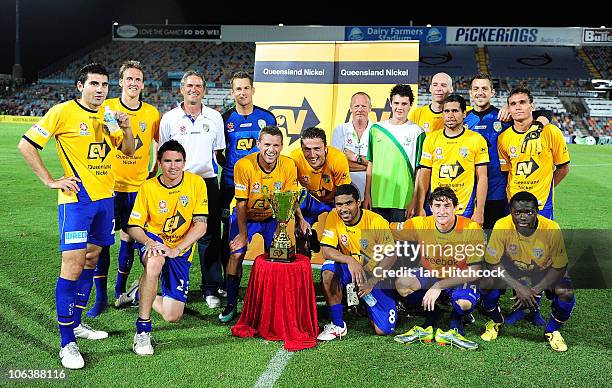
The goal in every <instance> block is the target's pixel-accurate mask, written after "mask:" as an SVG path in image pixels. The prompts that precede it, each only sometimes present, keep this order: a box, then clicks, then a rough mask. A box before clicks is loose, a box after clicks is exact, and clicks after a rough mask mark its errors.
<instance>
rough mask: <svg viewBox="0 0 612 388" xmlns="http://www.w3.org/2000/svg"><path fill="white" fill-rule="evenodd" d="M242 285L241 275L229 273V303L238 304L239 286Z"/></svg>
mask: <svg viewBox="0 0 612 388" xmlns="http://www.w3.org/2000/svg"><path fill="white" fill-rule="evenodd" d="M239 287H240V276H238V275H227V304H228V305H231V306H236V302H237V300H238V288H239Z"/></svg>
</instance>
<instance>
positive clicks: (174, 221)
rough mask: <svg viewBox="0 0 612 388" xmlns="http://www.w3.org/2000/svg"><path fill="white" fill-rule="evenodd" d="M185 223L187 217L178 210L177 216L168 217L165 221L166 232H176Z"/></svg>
mask: <svg viewBox="0 0 612 388" xmlns="http://www.w3.org/2000/svg"><path fill="white" fill-rule="evenodd" d="M183 224H185V218H183V216H182V214H181V213H179V212H176V215H175V216H172V217H170V218H166V222H164V229H163V231H164V233H174V231H176V230H177V229H178V228H180V227H181V226H183Z"/></svg>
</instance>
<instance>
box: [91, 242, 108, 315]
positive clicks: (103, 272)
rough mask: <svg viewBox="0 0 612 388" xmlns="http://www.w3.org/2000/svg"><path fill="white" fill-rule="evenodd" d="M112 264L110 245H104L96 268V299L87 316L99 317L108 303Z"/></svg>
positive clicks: (94, 277)
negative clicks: (109, 272) (108, 285)
mask: <svg viewBox="0 0 612 388" xmlns="http://www.w3.org/2000/svg"><path fill="white" fill-rule="evenodd" d="M109 266H110V247H102V252H100V257H99V258H98V265H96V269H95V270H94V275H93V279H94V284H95V285H96V301H95V302H94V305H93V307H92V308H91V309H90V310H89V311H87V316H88V317H90V318H94V317H97V316H98V315H100V314H102V312H104V310H105V309H106V305H107V304H108V297H107V296H106V284H107V280H108V267H109Z"/></svg>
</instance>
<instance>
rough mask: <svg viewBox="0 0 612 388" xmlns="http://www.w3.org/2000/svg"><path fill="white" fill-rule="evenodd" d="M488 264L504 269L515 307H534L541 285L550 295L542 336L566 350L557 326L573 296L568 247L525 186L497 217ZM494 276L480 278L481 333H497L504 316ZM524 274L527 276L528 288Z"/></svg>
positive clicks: (487, 337)
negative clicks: (504, 213) (486, 318)
mask: <svg viewBox="0 0 612 388" xmlns="http://www.w3.org/2000/svg"><path fill="white" fill-rule="evenodd" d="M485 261H486V263H487V265H490V266H491V267H493V268H499V269H500V270H504V271H505V273H504V275H505V276H503V277H502V278H501V280H502V282H503V284H504V286H509V287H511V288H513V289H514V291H515V292H516V297H515V298H516V303H515V304H514V306H513V309H515V311H518V310H523V309H525V308H527V307H531V308H537V304H538V299H539V297H540V295H541V293H542V291H546V297H547V298H548V299H552V306H551V313H550V319H549V320H548V323H547V325H546V328H545V330H544V336H545V337H546V339H547V340H548V342H549V343H550V346H551V347H552V348H553V350H556V351H558V352H564V351H566V350H567V345H566V344H565V340H564V339H563V337H562V336H561V333H559V328H560V327H561V325H562V324H563V323H564V322H566V321H567V320H568V319H569V317H570V314H571V313H572V309H573V308H574V304H575V303H576V299H575V297H574V290H573V287H572V283H571V281H570V279H569V278H568V277H566V276H565V275H566V268H567V262H568V258H567V253H566V251H565V244H564V242H563V235H562V233H561V231H560V230H559V225H558V224H557V223H556V222H554V221H551V220H549V219H547V218H545V217H543V216H541V215H538V200H537V198H536V197H535V196H534V195H533V194H531V193H528V192H526V191H522V192H518V193H516V194H515V195H514V196H513V197H512V199H510V215H509V216H506V217H504V218H502V219H500V220H499V221H497V222H496V223H495V226H494V227H493V231H492V232H491V238H490V240H489V245H488V247H487V252H486V255H485ZM494 280H495V279H493V278H488V279H483V280H482V281H481V293H482V305H483V307H484V309H485V311H486V315H488V316H489V318H491V320H490V321H489V322H488V323H487V326H486V330H485V332H484V333H483V334H482V336H481V338H482V339H483V340H485V341H492V340H494V339H495V338H497V335H498V333H499V329H500V327H501V325H502V324H503V323H504V318H503V316H502V314H501V311H500V308H499V296H500V292H499V290H498V289H495V287H496V284H495V283H499V282H495V281H494ZM522 280H527V281H530V282H531V288H529V287H528V286H526V285H525V284H524V283H523V282H522Z"/></svg>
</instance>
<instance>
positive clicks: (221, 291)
mask: <svg viewBox="0 0 612 388" xmlns="http://www.w3.org/2000/svg"><path fill="white" fill-rule="evenodd" d="M217 294H219V296H220V297H222V298H227V291H225V290H224V289H223V288H219V289H218V290H217Z"/></svg>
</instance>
